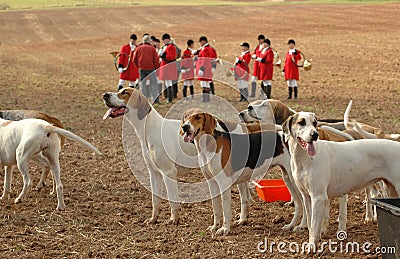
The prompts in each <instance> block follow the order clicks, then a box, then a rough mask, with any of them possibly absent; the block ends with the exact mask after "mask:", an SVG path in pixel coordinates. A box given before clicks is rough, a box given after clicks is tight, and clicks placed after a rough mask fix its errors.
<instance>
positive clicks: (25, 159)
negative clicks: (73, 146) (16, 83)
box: [0, 119, 100, 210]
mask: <svg viewBox="0 0 400 259" xmlns="http://www.w3.org/2000/svg"><path fill="white" fill-rule="evenodd" d="M57 134H58V135H62V136H64V137H66V138H69V139H71V140H74V141H77V142H79V143H81V144H82V145H85V146H87V147H89V148H90V149H92V150H93V151H95V152H96V153H98V154H100V152H99V151H98V150H97V148H96V147H94V146H93V145H92V144H90V143H89V142H87V141H86V140H84V139H82V138H80V137H78V136H77V135H75V134H73V133H71V132H69V131H66V130H64V129H61V128H58V127H55V126H53V125H51V124H50V123H48V122H46V121H43V120H38V119H25V120H21V121H9V120H4V119H0V164H1V165H3V166H4V167H5V177H4V191H3V196H2V197H1V198H2V199H9V198H10V191H11V179H12V166H13V165H15V164H16V165H17V166H18V169H19V171H20V172H21V174H22V176H23V181H24V187H23V189H22V191H21V193H20V194H19V196H18V197H17V198H16V199H15V203H18V202H21V201H22V200H23V199H24V198H25V197H26V194H27V192H28V190H29V187H30V186H31V185H32V182H31V179H30V176H29V161H30V160H32V159H33V158H34V157H36V158H35V159H38V160H41V161H42V164H46V165H47V166H48V167H50V169H51V172H52V174H53V177H54V181H55V185H56V191H57V200H58V203H57V210H64V209H65V204H64V198H63V194H62V191H63V186H62V183H61V179H60V162H59V159H58V156H59V153H60V139H59V137H58V136H57Z"/></svg>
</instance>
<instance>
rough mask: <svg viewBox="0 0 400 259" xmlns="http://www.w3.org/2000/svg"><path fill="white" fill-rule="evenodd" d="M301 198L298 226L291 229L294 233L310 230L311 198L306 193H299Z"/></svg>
mask: <svg viewBox="0 0 400 259" xmlns="http://www.w3.org/2000/svg"><path fill="white" fill-rule="evenodd" d="M301 198H302V214H303V216H302V218H301V222H300V225H298V226H296V227H294V228H293V231H294V232H298V231H302V230H304V229H306V228H308V229H310V223H311V198H310V196H309V195H308V194H307V193H303V192H301Z"/></svg>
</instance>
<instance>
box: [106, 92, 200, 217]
mask: <svg viewBox="0 0 400 259" xmlns="http://www.w3.org/2000/svg"><path fill="white" fill-rule="evenodd" d="M103 101H104V103H105V105H106V106H108V107H109V110H108V111H107V112H106V114H105V115H104V117H103V119H107V118H108V117H111V118H116V117H119V116H122V115H125V114H126V116H127V117H126V118H127V119H128V120H129V122H130V123H131V125H132V126H133V128H134V130H135V132H136V134H137V136H138V138H139V140H140V145H141V148H142V155H143V158H144V161H145V164H146V166H147V169H148V171H149V174H150V186H151V193H152V205H153V210H152V215H151V218H149V219H147V220H146V221H145V223H147V224H154V223H156V222H157V219H158V216H159V214H160V206H161V197H162V195H161V194H162V189H163V183H164V184H165V187H166V190H167V196H168V200H169V203H170V206H171V217H170V218H169V220H167V223H168V224H178V223H179V210H180V203H179V197H178V183H177V169H176V166H175V164H176V163H178V162H179V161H181V160H182V158H187V159H188V160H187V161H183V162H182V161H181V162H180V164H182V165H185V164H188V163H190V165H191V167H192V168H194V167H198V164H197V152H196V148H195V147H194V145H193V144H192V143H185V142H184V141H183V140H182V139H181V138H180V137H179V125H180V121H179V120H173V119H165V118H163V117H162V116H161V115H160V114H159V113H158V112H157V111H156V110H155V109H154V107H153V106H152V105H151V104H150V103H149V102H148V100H147V99H146V98H145V97H144V95H143V94H142V93H141V92H140V91H138V90H136V89H134V88H130V87H127V88H122V89H121V90H120V91H119V92H106V93H104V94H103ZM177 147H180V148H177ZM191 157H193V161H192V160H191V159H190V158H191Z"/></svg>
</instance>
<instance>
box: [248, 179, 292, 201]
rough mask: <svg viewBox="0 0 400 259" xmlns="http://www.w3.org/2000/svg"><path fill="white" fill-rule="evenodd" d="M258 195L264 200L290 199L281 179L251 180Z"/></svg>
mask: <svg viewBox="0 0 400 259" xmlns="http://www.w3.org/2000/svg"><path fill="white" fill-rule="evenodd" d="M253 183H254V184H255V186H256V191H257V194H258V197H260V199H261V200H263V201H265V202H274V201H290V200H291V196H290V192H289V189H288V188H287V186H286V184H285V182H284V181H283V179H264V180H259V181H253Z"/></svg>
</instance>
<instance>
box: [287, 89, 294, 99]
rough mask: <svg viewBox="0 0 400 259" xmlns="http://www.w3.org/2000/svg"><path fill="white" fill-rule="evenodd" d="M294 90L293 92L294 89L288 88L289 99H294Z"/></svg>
mask: <svg viewBox="0 0 400 259" xmlns="http://www.w3.org/2000/svg"><path fill="white" fill-rule="evenodd" d="M292 90H293V88H292V87H288V91H289V92H288V97H287V98H288V99H292Z"/></svg>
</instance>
